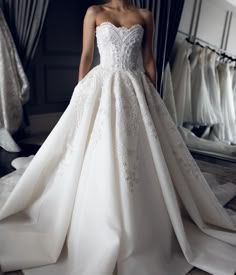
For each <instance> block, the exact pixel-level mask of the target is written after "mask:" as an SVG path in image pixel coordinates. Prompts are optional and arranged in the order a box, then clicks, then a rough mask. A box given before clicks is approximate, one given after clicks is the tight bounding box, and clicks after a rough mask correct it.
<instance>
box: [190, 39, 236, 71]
mask: <svg viewBox="0 0 236 275" xmlns="http://www.w3.org/2000/svg"><path fill="white" fill-rule="evenodd" d="M186 41H187V42H188V43H190V44H192V45H198V46H200V47H201V48H208V49H209V50H211V51H213V52H215V53H216V54H217V55H218V56H219V57H220V59H223V60H224V59H227V60H229V61H230V62H235V63H236V58H235V57H233V55H230V54H227V53H226V50H223V49H218V50H216V49H215V48H214V46H213V47H212V45H211V44H210V43H207V42H205V41H204V43H205V44H206V45H203V44H201V43H200V42H199V41H198V40H197V41H196V40H195V39H194V40H193V39H191V37H187V38H186ZM235 66H236V64H235Z"/></svg>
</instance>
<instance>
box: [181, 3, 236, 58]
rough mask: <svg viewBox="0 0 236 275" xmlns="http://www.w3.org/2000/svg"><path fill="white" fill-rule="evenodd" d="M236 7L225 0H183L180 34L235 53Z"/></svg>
mask: <svg viewBox="0 0 236 275" xmlns="http://www.w3.org/2000/svg"><path fill="white" fill-rule="evenodd" d="M235 32H236V7H234V6H232V5H230V4H228V3H227V2H226V1H225V0H185V5H184V10H183V14H182V18H181V22H180V27H179V37H180V36H185V37H186V36H193V37H195V38H196V39H197V40H199V41H200V42H202V43H203V44H205V43H207V44H209V45H211V46H214V47H215V48H218V49H224V50H226V51H227V52H228V53H229V54H232V55H236V35H235Z"/></svg>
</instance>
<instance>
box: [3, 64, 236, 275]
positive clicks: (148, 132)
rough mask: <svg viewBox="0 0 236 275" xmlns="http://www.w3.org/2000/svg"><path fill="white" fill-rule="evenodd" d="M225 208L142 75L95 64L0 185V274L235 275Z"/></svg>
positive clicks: (231, 220)
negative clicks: (201, 274) (16, 172)
mask: <svg viewBox="0 0 236 275" xmlns="http://www.w3.org/2000/svg"><path fill="white" fill-rule="evenodd" d="M234 214H236V213H231V215H230V214H229V213H228V212H227V211H226V210H225V209H224V208H223V206H222V205H221V203H220V202H219V201H218V200H217V198H216V196H215V195H214V193H213V192H212V190H211V188H210V186H209V185H208V183H207V181H206V179H205V178H204V176H203V174H202V173H201V171H200V169H199V167H198V166H197V164H196V162H195V161H194V159H193V158H192V156H191V154H190V153H189V151H188V149H187V147H186V145H185V143H184V142H183V140H182V138H181V135H180V134H179V132H178V130H177V128H176V126H175V124H174V122H173V121H172V119H171V117H170V115H169V113H168V111H167V109H166V107H165V105H164V103H163V101H162V99H161V98H160V96H159V94H158V93H157V91H156V90H155V88H154V86H153V85H152V83H151V82H150V80H149V79H148V78H147V77H146V75H145V74H144V73H142V72H135V71H111V70H108V69H104V68H102V67H101V66H100V65H99V66H97V67H95V68H94V69H92V70H91V71H90V72H89V73H88V74H87V75H86V77H85V78H84V79H83V80H82V81H80V82H79V83H78V84H77V86H76V87H75V89H74V92H73V95H72V97H71V100H70V103H69V105H68V107H67V108H66V110H65V112H64V113H63V115H62V116H61V118H60V120H59V121H58V123H57V124H56V126H55V127H54V128H53V130H52V131H51V133H50V134H49V136H48V137H47V139H46V140H45V142H44V143H43V144H42V146H41V147H40V149H39V151H38V152H37V154H36V155H35V156H34V158H33V159H32V161H31V162H30V164H29V165H28V167H27V168H26V169H25V170H24V171H22V175H21V176H19V177H16V178H15V181H14V178H13V179H11V184H9V185H7V182H6V181H4V180H1V184H0V265H1V268H2V270H3V271H12V270H20V269H21V270H23V273H24V274H25V275H65V274H67V275H78V274H79V275H94V274H102V275H112V274H113V272H114V269H115V266H117V270H116V274H117V275H127V274H129V275H157V274H161V275H173V274H175V275H182V274H186V273H187V272H188V271H189V270H190V269H191V268H192V267H193V266H196V267H198V268H200V269H202V270H205V271H207V272H209V273H212V274H214V275H233V274H234V272H235V271H236V260H235V259H236V216H235V215H234Z"/></svg>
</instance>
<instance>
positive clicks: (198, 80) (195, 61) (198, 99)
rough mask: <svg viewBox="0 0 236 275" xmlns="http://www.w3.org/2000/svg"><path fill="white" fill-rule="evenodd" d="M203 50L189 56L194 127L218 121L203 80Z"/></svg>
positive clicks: (195, 51) (209, 124)
mask: <svg viewBox="0 0 236 275" xmlns="http://www.w3.org/2000/svg"><path fill="white" fill-rule="evenodd" d="M205 53H206V51H205V48H202V49H200V50H199V47H198V49H197V50H194V51H193V53H192V56H191V69H192V72H191V75H192V77H191V87H192V114H193V123H194V124H196V125H206V126H211V125H214V124H217V122H218V119H217V116H216V114H215V112H214V109H213V106H212V104H211V101H210V97H209V93H208V89H207V84H206V79H205Z"/></svg>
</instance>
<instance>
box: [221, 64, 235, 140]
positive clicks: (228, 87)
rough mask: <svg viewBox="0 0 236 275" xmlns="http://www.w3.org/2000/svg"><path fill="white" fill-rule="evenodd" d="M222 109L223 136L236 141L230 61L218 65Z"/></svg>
mask: <svg viewBox="0 0 236 275" xmlns="http://www.w3.org/2000/svg"><path fill="white" fill-rule="evenodd" d="M218 73H219V83H220V93H221V110H222V115H223V121H224V123H223V125H222V126H221V125H220V131H221V135H220V136H221V138H222V139H223V141H224V142H226V143H229V144H230V143H233V144H234V143H236V115H235V106H234V95H233V89H232V83H233V80H232V75H231V72H230V65H229V64H228V63H220V64H219V65H218Z"/></svg>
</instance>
